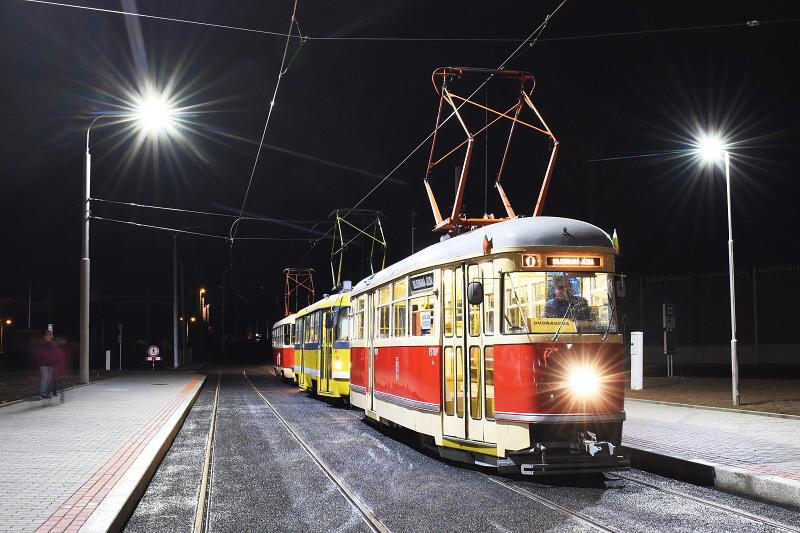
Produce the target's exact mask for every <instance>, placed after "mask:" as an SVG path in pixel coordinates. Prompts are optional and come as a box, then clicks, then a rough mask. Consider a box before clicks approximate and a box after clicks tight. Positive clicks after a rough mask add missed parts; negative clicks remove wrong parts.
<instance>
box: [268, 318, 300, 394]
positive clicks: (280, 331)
mask: <svg viewBox="0 0 800 533" xmlns="http://www.w3.org/2000/svg"><path fill="white" fill-rule="evenodd" d="M294 318H295V315H294V314H291V315H288V316H286V317H284V318H282V319H281V320H279V321H277V322H275V325H273V326H272V363H273V368H274V369H275V375H277V376H279V377H282V378H284V379H289V380H294V379H295V376H294Z"/></svg>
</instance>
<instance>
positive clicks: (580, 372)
mask: <svg viewBox="0 0 800 533" xmlns="http://www.w3.org/2000/svg"><path fill="white" fill-rule="evenodd" d="M569 388H570V389H571V390H572V392H573V393H574V394H575V395H577V396H590V395H592V394H595V393H596V392H597V391H598V390H599V388H600V377H599V376H598V375H597V371H596V370H595V369H594V368H591V367H588V366H581V367H577V368H574V369H572V371H571V372H570V373H569Z"/></svg>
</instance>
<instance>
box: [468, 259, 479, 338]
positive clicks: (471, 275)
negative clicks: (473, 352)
mask: <svg viewBox="0 0 800 533" xmlns="http://www.w3.org/2000/svg"><path fill="white" fill-rule="evenodd" d="M467 279H469V281H470V282H472V281H480V280H481V277H480V274H479V272H478V265H470V266H469V267H468V269H467ZM469 334H470V336H471V337H477V336H479V335H480V334H481V306H480V305H470V306H469Z"/></svg>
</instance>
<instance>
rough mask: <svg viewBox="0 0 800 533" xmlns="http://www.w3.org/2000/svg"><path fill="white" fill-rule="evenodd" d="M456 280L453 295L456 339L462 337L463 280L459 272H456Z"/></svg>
mask: <svg viewBox="0 0 800 533" xmlns="http://www.w3.org/2000/svg"><path fill="white" fill-rule="evenodd" d="M455 273H456V279H455V289H456V290H455V293H456V298H455V301H456V304H455V305H456V308H455V311H456V317H455V323H456V337H461V336H463V335H464V280H463V278H462V277H461V276H460V275H459V274H460V270H456V271H455Z"/></svg>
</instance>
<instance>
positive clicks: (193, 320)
mask: <svg viewBox="0 0 800 533" xmlns="http://www.w3.org/2000/svg"><path fill="white" fill-rule="evenodd" d="M189 320H190V321H191V322H197V319H196V318H195V317H192V318H190V319H189Z"/></svg>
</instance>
